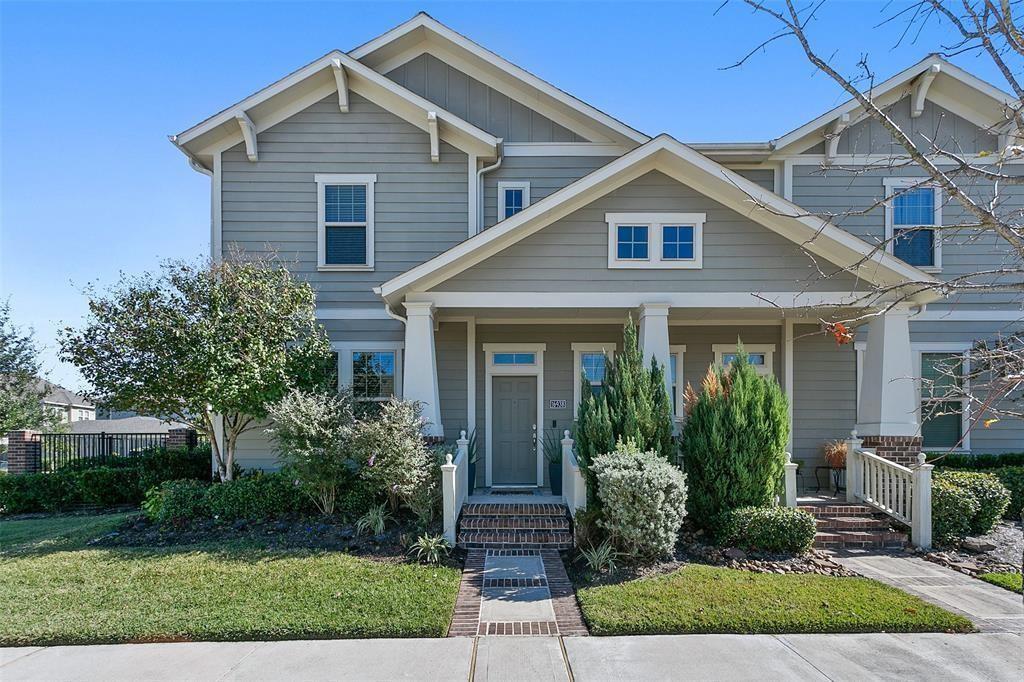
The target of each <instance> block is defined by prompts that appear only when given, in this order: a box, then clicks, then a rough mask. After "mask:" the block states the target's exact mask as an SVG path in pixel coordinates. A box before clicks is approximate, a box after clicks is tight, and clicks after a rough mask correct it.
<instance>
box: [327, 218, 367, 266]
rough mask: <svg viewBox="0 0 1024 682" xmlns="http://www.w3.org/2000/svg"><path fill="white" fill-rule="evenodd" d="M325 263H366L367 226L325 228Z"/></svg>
mask: <svg viewBox="0 0 1024 682" xmlns="http://www.w3.org/2000/svg"><path fill="white" fill-rule="evenodd" d="M324 242H325V243H324V263H326V264H327V265H366V228H365V227H334V226H328V227H325V228H324Z"/></svg>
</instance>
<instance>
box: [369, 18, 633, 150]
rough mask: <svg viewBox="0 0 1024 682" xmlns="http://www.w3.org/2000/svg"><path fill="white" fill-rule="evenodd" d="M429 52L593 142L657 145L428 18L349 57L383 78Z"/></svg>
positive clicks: (394, 31)
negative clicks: (375, 71)
mask: <svg viewBox="0 0 1024 682" xmlns="http://www.w3.org/2000/svg"><path fill="white" fill-rule="evenodd" d="M424 52H430V53H431V54H433V55H434V56H436V57H438V58H440V59H442V60H443V61H445V62H447V63H449V64H450V65H451V66H453V67H455V68H457V69H459V70H460V71H462V72H463V73H466V74H468V75H469V76H472V77H473V78H476V79H477V80H479V81H480V82H482V83H484V84H485V85H489V86H490V87H492V88H494V89H495V90H499V91H502V92H504V93H505V94H507V95H509V96H510V97H512V98H513V99H516V100H518V101H519V102H521V103H522V104H525V105H527V106H530V107H531V108H535V109H537V111H539V112H540V113H542V114H544V115H545V116H547V117H548V118H550V119H551V120H553V121H555V122H556V123H558V124H560V125H562V126H565V127H566V128H568V129H569V130H572V131H573V132H576V133H578V134H580V135H582V136H583V137H585V138H586V139H588V140H590V141H591V142H614V143H617V144H622V145H624V146H626V147H627V148H632V147H635V146H636V145H638V144H643V143H645V142H647V141H649V140H650V139H651V138H650V137H648V136H647V135H645V134H643V133H641V132H640V131H638V130H635V129H634V128H631V127H630V126H628V125H626V124H625V123H623V122H622V121H619V120H618V119H616V118H613V117H612V116H609V115H608V114H606V113H604V112H603V111H600V110H599V109H597V108H595V107H593V106H591V105H589V104H587V103H586V102H584V101H582V100H580V99H577V98H576V97H573V96H572V95H570V94H569V93H567V92H565V91H564V90H561V89H559V88H557V87H555V86H554V85H552V84H550V83H548V82H547V81H544V80H542V79H540V78H538V77H537V76H535V75H533V74H532V73H530V72H528V71H526V70H525V69H522V68H520V67H518V66H516V65H515V64H513V63H512V62H510V61H508V60H506V59H504V58H503V57H500V56H499V55H497V54H495V53H493V52H491V51H490V50H488V49H486V48H484V47H482V46H481V45H478V44H477V43H475V42H473V41H472V40H470V39H469V38H467V37H466V36H464V35H462V34H460V33H457V32H455V31H453V30H452V29H450V28H448V27H447V26H445V25H444V24H442V23H441V22H439V21H437V20H436V19H434V18H433V17H432V16H430V15H429V14H427V13H426V12H420V13H419V14H417V15H416V16H414V17H413V18H412V19H410V20H409V21H407V22H405V23H404V24H401V25H399V26H396V27H395V28H393V29H391V30H390V31H388V32H387V33H384V34H383V35H380V36H378V37H377V38H374V39H373V40H371V41H369V42H367V43H365V44H363V45H361V46H359V47H357V48H355V49H354V50H352V51H351V52H349V54H350V55H352V56H353V57H354V58H356V59H358V60H360V61H361V62H363V63H364V64H366V65H368V66H370V67H372V68H374V69H376V70H377V71H380V72H381V73H388V72H390V71H391V70H393V69H395V68H397V67H398V66H400V65H402V64H404V63H406V62H408V61H410V60H412V59H415V58H416V57H418V56H420V55H421V54H423V53H424Z"/></svg>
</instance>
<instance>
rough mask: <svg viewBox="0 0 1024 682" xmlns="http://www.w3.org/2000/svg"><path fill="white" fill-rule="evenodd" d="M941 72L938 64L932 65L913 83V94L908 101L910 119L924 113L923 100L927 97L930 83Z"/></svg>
mask: <svg viewBox="0 0 1024 682" xmlns="http://www.w3.org/2000/svg"><path fill="white" fill-rule="evenodd" d="M940 71H942V66H941V65H940V64H932V65H931V66H929V67H928V70H927V71H925V72H924V73H922V74H921V75H920V76H918V77H917V80H916V81H914V94H913V95H912V96H911V100H910V118H917V117H919V116H920V115H921V114H923V113H924V103H925V98H927V97H928V88H930V87H931V85H932V81H933V80H935V77H936V76H938V75H939V72H940Z"/></svg>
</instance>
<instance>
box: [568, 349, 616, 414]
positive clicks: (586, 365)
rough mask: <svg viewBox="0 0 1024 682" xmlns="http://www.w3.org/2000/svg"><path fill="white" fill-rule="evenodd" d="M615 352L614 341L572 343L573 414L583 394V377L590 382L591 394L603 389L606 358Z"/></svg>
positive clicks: (599, 393) (576, 410) (598, 393)
mask: <svg viewBox="0 0 1024 682" xmlns="http://www.w3.org/2000/svg"><path fill="white" fill-rule="evenodd" d="M614 354H615V344H614V343H573V344H572V356H573V374H574V375H575V376H574V378H573V408H572V409H573V415H574V416H575V415H576V413H577V412H578V410H579V405H580V402H582V400H583V398H584V395H583V377H584V376H586V377H587V381H588V382H590V390H591V393H592V395H594V396H598V395H601V393H602V392H603V391H604V381H605V373H606V372H607V369H608V360H609V359H610V358H611V357H612V356H613V355H614Z"/></svg>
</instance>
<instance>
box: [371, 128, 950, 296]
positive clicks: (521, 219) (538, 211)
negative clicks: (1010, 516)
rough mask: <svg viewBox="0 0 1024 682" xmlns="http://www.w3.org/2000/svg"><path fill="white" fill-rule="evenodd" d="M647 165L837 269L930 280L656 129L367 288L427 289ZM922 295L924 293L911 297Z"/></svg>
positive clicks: (894, 280)
mask: <svg viewBox="0 0 1024 682" xmlns="http://www.w3.org/2000/svg"><path fill="white" fill-rule="evenodd" d="M652 170H658V171H661V172H663V173H665V174H666V175H668V176H669V177H672V178H674V179H675V180H677V181H678V182H681V183H683V184H685V185H687V186H689V187H692V188H693V189H695V190H697V191H698V192H701V193H702V194H704V195H705V196H707V197H709V198H711V199H714V200H715V201H718V202H719V203H721V204H723V205H725V206H727V207H729V208H731V209H733V210H735V211H738V212H740V213H742V214H743V215H745V216H747V217H748V218H750V219H751V220H753V221H755V222H757V223H760V224H761V225H763V226H765V227H767V228H768V229H770V230H773V231H774V232H777V233H778V234H780V235H782V236H783V237H786V238H787V239H790V240H791V241H793V242H795V243H797V244H800V245H802V246H803V248H805V249H807V250H808V251H809V252H811V253H813V254H815V255H818V256H821V257H822V258H824V259H826V260H828V261H829V262H831V263H833V264H835V265H837V266H839V267H841V268H848V267H855V270H854V273H855V274H856V275H857V276H858V277H860V278H862V279H865V280H867V281H870V282H873V283H875V284H877V285H880V286H891V285H899V284H903V283H905V282H908V281H916V282H934V281H935V280H934V278H932V276H931V275H928V274H926V273H924V272H922V271H920V270H918V269H917V268H914V267H912V266H910V265H907V264H906V263H904V262H903V261H901V260H900V259H898V258H896V257H894V256H892V255H891V254H889V253H886V252H885V250H884V249H880V248H878V247H877V246H872V245H871V244H868V243H867V242H865V241H863V240H861V239H859V238H858V237H856V236H854V235H852V234H850V233H849V232H847V231H845V230H843V229H840V228H839V227H836V226H835V225H833V224H831V223H830V222H828V221H826V220H824V219H822V218H818V217H814V216H810V215H808V214H807V213H806V212H805V211H803V210H802V209H800V207H798V206H797V205H795V204H793V203H792V202H790V201H787V200H785V199H783V198H782V197H780V196H778V195H777V194H774V193H773V192H769V191H768V190H766V189H764V188H762V187H761V186H760V185H757V184H756V183H754V182H752V181H750V180H747V179H746V178H744V177H742V176H740V175H738V174H737V173H735V172H733V171H731V170H729V169H727V168H725V167H724V166H721V165H719V164H718V163H716V162H714V161H712V160H711V159H709V158H708V157H706V156H704V155H702V154H700V153H699V152H696V151H694V150H693V149H691V148H690V147H687V146H686V145H684V144H682V143H681V142H679V141H677V140H675V139H673V138H672V137H670V136H668V135H659V136H658V137H656V138H654V139H653V140H651V141H650V142H648V143H647V144H645V145H642V146H640V147H638V148H636V149H634V150H633V151H631V152H629V153H628V154H625V155H623V156H621V157H619V158H618V159H616V160H614V161H612V162H610V163H609V164H607V165H605V166H602V167H601V168H599V169H597V170H595V171H593V172H592V173H590V174H588V175H586V176H584V177H583V178H581V179H579V180H577V181H576V182H574V183H572V184H570V185H568V186H567V187H564V188H562V189H561V190H559V191H557V192H554V193H553V194H551V195H549V196H547V197H545V198H544V199H542V200H541V201H538V202H537V203H535V204H532V205H530V206H529V207H527V208H525V209H523V210H522V211H521V212H519V213H517V214H515V215H514V216H512V217H510V218H507V219H505V220H503V221H501V222H500V223H498V224H497V225H495V226H494V227H491V228H489V229H487V230H484V231H483V232H481V233H479V234H477V235H475V236H474V237H472V238H470V239H468V240H466V241H464V242H462V243H461V244H458V245H457V246H454V247H452V248H451V249H448V250H447V251H445V252H444V253H441V254H439V255H438V256H436V257H434V258H432V259H430V260H429V261H427V262H425V263H423V264H421V265H418V266H416V267H414V268H412V269H411V270H409V271H407V272H405V273H403V274H401V275H399V276H397V277H394V278H392V279H390V280H388V281H387V282H385V283H384V284H382V285H381V286H380V287H378V288H377V289H375V291H376V292H377V293H379V294H380V295H382V296H383V297H384V298H385V300H387V301H388V302H389V303H395V302H397V300H398V298H399V297H400V296H401V295H402V294H404V293H406V292H409V291H425V290H428V289H430V288H431V287H433V286H436V285H437V284H439V283H440V282H443V281H445V280H446V279H449V278H451V277H453V276H454V275H456V274H458V273H460V272H462V271H464V270H466V269H468V268H470V267H472V266H473V265H475V264H477V263H479V262H481V261H483V260H484V259H486V258H489V257H490V256H493V255H494V254H496V253H498V252H500V251H502V250H503V249H505V248H507V247H509V246H511V245H512V244H515V243H516V242H518V241H520V240H522V239H524V238H525V237H527V236H529V235H531V234H533V233H535V232H537V231H539V230H541V229H542V228H544V227H546V226H547V225H550V224H552V223H553V222H555V221H556V220H559V219H560V218H563V217H565V216H567V215H569V214H570V213H572V212H573V211H576V210H578V209H580V208H582V207H584V206H586V205H587V204H589V203H591V202H592V201H594V200H595V199H597V198H598V197H600V196H603V195H605V194H607V193H608V192H611V191H612V190H614V189H616V188H618V187H621V186H622V185H625V184H626V183H628V182H630V181H632V180H634V179H636V178H638V177H640V176H641V175H643V174H645V173H648V172H650V171H652ZM929 296H931V294H929V293H927V292H922V293H921V294H920V295H919V297H929ZM929 300H931V299H930V298H929ZM921 302H925V301H924V300H923V299H922V301H921Z"/></svg>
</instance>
